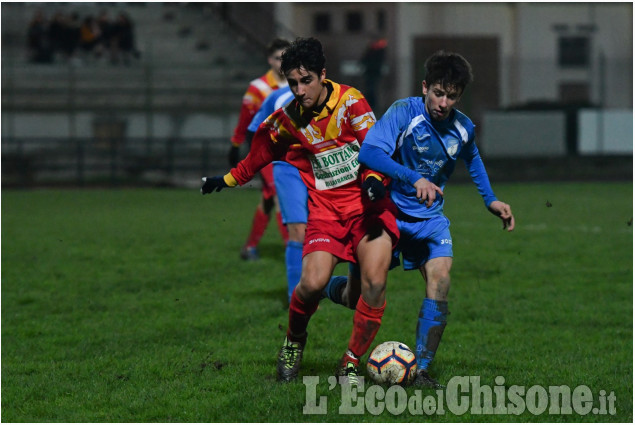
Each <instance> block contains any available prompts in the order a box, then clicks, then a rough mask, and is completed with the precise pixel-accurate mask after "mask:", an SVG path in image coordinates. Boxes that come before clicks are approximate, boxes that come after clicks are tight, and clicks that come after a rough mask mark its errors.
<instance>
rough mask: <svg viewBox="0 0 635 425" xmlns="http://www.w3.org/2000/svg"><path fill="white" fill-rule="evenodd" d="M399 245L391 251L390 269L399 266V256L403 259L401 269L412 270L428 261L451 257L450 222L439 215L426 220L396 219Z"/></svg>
mask: <svg viewBox="0 0 635 425" xmlns="http://www.w3.org/2000/svg"><path fill="white" fill-rule="evenodd" d="M397 226H398V227H399V232H400V233H401V235H400V236H399V243H398V244H397V248H396V249H395V250H394V251H393V258H392V264H391V268H394V267H397V266H398V265H399V254H401V256H402V257H403V269H404V270H414V269H418V268H419V267H421V266H423V265H424V264H425V263H426V262H427V261H428V260H431V259H433V258H438V257H452V256H453V255H452V236H451V235H450V220H448V218H447V217H445V216H443V215H440V216H437V217H433V218H430V219H428V220H423V221H416V222H413V220H409V221H404V220H402V219H400V218H399V217H397Z"/></svg>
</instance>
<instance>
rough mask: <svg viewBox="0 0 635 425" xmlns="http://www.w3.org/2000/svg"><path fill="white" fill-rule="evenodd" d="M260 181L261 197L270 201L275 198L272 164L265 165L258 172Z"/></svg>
mask: <svg viewBox="0 0 635 425" xmlns="http://www.w3.org/2000/svg"><path fill="white" fill-rule="evenodd" d="M260 177H261V179H262V197H263V198H264V199H271V198H273V197H274V196H276V185H275V184H274V183H273V164H267V165H265V166H264V167H263V168H262V169H261V170H260Z"/></svg>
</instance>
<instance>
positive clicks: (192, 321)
mask: <svg viewBox="0 0 635 425" xmlns="http://www.w3.org/2000/svg"><path fill="white" fill-rule="evenodd" d="M495 189H496V193H497V195H498V197H499V198H500V199H502V200H504V201H506V202H508V203H510V204H511V205H512V208H513V210H514V213H515V215H516V220H517V229H516V230H515V231H514V232H512V233H507V232H504V231H502V230H501V224H500V221H499V220H498V219H496V218H495V217H494V216H492V215H491V214H489V213H488V212H487V211H486V209H485V208H484V206H483V204H482V201H481V199H480V197H479V195H478V194H477V192H476V189H475V188H474V187H473V186H472V185H460V184H456V185H452V184H450V185H448V187H447V188H446V191H445V192H446V199H447V207H446V213H447V215H448V216H449V217H450V219H451V220H452V227H451V230H452V234H453V246H454V253H455V261H454V267H453V272H452V282H453V283H452V289H451V291H450V311H451V315H450V318H449V323H448V327H447V329H446V332H445V335H444V339H443V341H442V343H441V347H440V349H439V351H438V353H437V357H436V360H435V363H434V367H433V370H432V372H433V374H434V375H435V376H437V377H438V378H439V380H440V381H442V382H445V383H447V382H448V381H450V380H451V379H452V378H453V377H463V376H478V377H480V383H481V385H489V386H490V387H493V386H494V385H495V379H496V377H499V376H500V377H503V378H504V384H503V385H501V386H500V388H501V389H504V390H505V391H506V390H508V389H510V388H511V387H513V386H523V387H525V388H526V389H529V388H531V387H533V386H536V385H537V386H541V387H543V388H548V387H550V386H561V385H564V386H568V387H570V388H571V389H572V390H573V389H574V388H576V387H578V386H581V385H586V386H587V387H588V388H590V389H591V391H592V392H593V396H594V397H595V399H594V400H595V404H594V406H598V401H597V400H598V394H600V392H601V391H603V392H604V394H607V395H608V394H611V393H612V394H614V396H615V402H614V407H615V414H613V415H602V414H593V413H589V414H585V415H580V414H578V413H576V412H577V411H574V412H573V413H572V414H550V413H549V409H547V410H545V411H544V412H543V413H542V414H538V415H534V414H533V413H532V412H530V411H529V410H528V409H525V411H523V412H520V414H519V415H515V414H509V413H508V414H502V415H482V414H478V412H477V411H474V409H470V410H468V411H467V412H466V413H465V414H457V413H453V412H451V411H449V410H448V409H446V410H445V413H444V414H433V415H432V416H430V417H428V416H426V415H423V416H421V415H417V414H412V413H411V412H410V411H409V410H405V411H404V412H402V413H400V414H397V415H394V414H393V413H391V412H390V411H389V410H388V409H384V410H383V412H382V413H380V414H378V415H374V414H373V412H370V411H367V410H365V413H364V414H363V416H360V415H358V414H340V412H339V408H340V407H341V406H342V404H343V403H344V401H343V400H342V393H341V391H340V390H339V386H336V387H335V388H334V389H330V388H331V386H330V385H329V382H328V378H329V376H331V375H332V374H333V372H334V370H335V367H336V364H337V361H338V360H339V358H340V356H341V354H342V353H343V351H344V350H345V348H346V343H347V341H348V337H349V335H350V330H351V325H352V312H351V311H350V310H346V309H344V308H343V307H341V306H336V305H333V304H331V303H330V302H329V301H328V300H326V301H323V302H322V304H321V308H320V309H319V310H318V312H317V313H316V315H315V316H314V317H313V319H312V321H311V323H310V325H309V334H310V335H309V342H308V346H307V349H306V352H305V358H304V362H303V368H302V371H301V375H303V376H318V377H319V379H320V381H319V384H318V385H317V388H316V389H315V391H316V394H317V397H318V398H319V397H322V396H324V397H325V399H324V400H325V402H326V403H325V404H321V406H323V407H325V409H326V410H325V411H326V413H325V414H318V415H307V414H303V406H305V405H307V403H309V402H308V401H307V400H308V399H310V398H311V397H309V396H307V387H306V386H305V385H304V384H303V382H302V380H300V381H298V382H297V383H292V384H286V385H285V384H280V383H277V382H276V381H275V360H276V355H277V351H278V349H279V346H280V344H281V342H282V339H283V335H284V330H285V328H286V322H287V313H286V281H285V270H284V248H283V245H282V242H281V240H280V237H279V235H278V234H277V230H276V228H275V226H274V225H273V222H272V223H271V226H270V228H269V229H268V231H267V233H266V234H265V237H264V239H263V242H262V246H261V249H260V251H261V255H262V257H263V258H262V259H261V261H259V262H257V263H245V262H242V261H241V260H240V259H239V257H238V252H239V249H240V247H241V245H242V243H243V241H244V239H245V237H246V235H247V232H248V228H249V225H250V222H251V216H252V213H253V210H254V207H255V204H256V202H257V199H258V196H259V193H258V192H257V191H255V190H247V189H234V190H224V191H222V192H220V193H214V194H212V195H208V196H205V197H203V196H201V195H200V194H199V192H198V190H181V189H179V190H168V189H166V190H159V189H157V190H147V189H144V190H141V189H139V190H128V189H126V190H123V189H122V190H42V191H40V190H33V191H10V190H4V191H3V193H2V413H1V415H2V417H1V419H2V421H3V422H368V421H371V422H521V421H522V422H527V421H530V422H632V421H633V390H632V384H633V228H632V216H633V186H632V184H631V183H628V182H625V183H601V184H600V183H597V184H590V183H584V184H583V183H580V184H573V183H570V184H560V183H558V184H555V183H554V184H522V185H521V184H498V185H495ZM548 205H549V206H548ZM344 270H345V268H344V265H341V266H338V271H340V272H343V271H344ZM422 294H423V282H422V279H421V277H420V275H419V274H418V273H416V272H409V273H405V272H403V271H402V270H401V269H396V270H393V271H391V272H390V275H389V282H388V290H387V299H388V305H387V308H386V313H385V316H384V319H383V324H382V327H381V329H380V331H379V334H378V335H377V338H376V340H375V342H376V343H378V342H382V341H386V340H399V341H403V342H405V343H406V344H409V345H411V346H413V345H414V329H415V323H416V316H417V313H418V310H419V306H420V304H421V299H422ZM405 392H406V393H407V396H408V397H409V398H410V397H416V396H419V395H421V396H422V397H423V396H426V397H428V396H430V397H432V396H435V393H434V392H433V391H425V390H424V391H423V392H419V393H417V392H415V389H413V388H407V389H406V390H405ZM527 392H528V393H529V391H527ZM366 395H367V396H368V393H366ZM361 397H362V398H363V397H364V394H363V393H362V395H361ZM527 404H528V405H529V402H527ZM534 404H535V403H534ZM386 405H388V400H386ZM472 407H473V406H472Z"/></svg>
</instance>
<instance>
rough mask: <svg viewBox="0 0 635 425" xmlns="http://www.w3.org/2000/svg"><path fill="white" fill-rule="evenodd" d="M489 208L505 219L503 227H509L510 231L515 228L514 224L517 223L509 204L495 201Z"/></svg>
mask: <svg viewBox="0 0 635 425" xmlns="http://www.w3.org/2000/svg"><path fill="white" fill-rule="evenodd" d="M488 209H489V210H490V211H491V212H492V214H494V215H495V216H498V217H500V219H501V220H502V221H503V229H507V231H508V232H511V231H512V230H514V226H515V225H516V223H515V220H514V214H512V208H511V207H510V206H509V205H508V204H506V203H504V202H501V201H493V202H492V203H491V204H489V207H488Z"/></svg>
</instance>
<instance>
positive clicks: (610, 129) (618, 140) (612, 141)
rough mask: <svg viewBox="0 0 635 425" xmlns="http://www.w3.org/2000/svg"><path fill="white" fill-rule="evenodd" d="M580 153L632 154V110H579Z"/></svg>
mask: <svg viewBox="0 0 635 425" xmlns="http://www.w3.org/2000/svg"><path fill="white" fill-rule="evenodd" d="M578 151H579V153H580V154H591V155H597V154H614V155H622V154H631V155H632V154H633V111H632V110H608V111H598V110H590V109H589V110H581V111H580V112H579V121H578Z"/></svg>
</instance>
